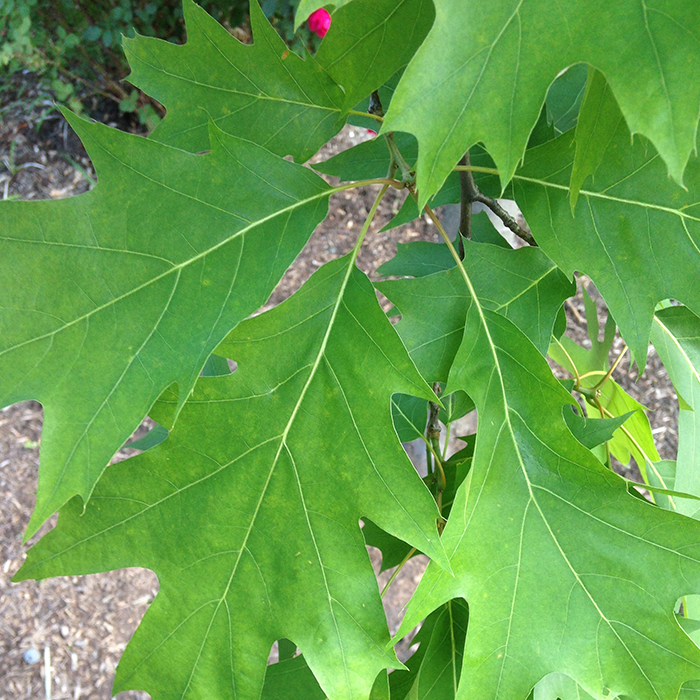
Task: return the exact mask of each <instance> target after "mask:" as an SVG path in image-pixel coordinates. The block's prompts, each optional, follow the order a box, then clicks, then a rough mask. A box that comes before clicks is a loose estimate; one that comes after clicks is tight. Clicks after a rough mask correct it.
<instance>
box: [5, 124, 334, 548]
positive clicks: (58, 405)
mask: <svg viewBox="0 0 700 700" xmlns="http://www.w3.org/2000/svg"><path fill="white" fill-rule="evenodd" d="M67 116H68V119H69V121H70V123H71V125H72V126H73V127H74V128H75V130H76V131H77V133H78V135H79V136H80V137H81V139H82V141H83V143H84V144H85V146H86V148H87V150H88V152H89V153H90V156H91V157H92V159H93V162H94V164H95V167H96V169H97V173H98V177H99V184H98V185H97V187H96V188H95V189H93V190H92V191H90V192H88V193H86V194H83V195H80V196H78V197H72V198H70V199H65V200H60V201H43V202H3V203H2V204H1V205H0V222H1V223H0V226H1V227H2V228H1V230H2V233H1V234H0V247H1V249H2V254H1V255H0V288H2V290H3V291H2V295H3V301H2V307H1V308H0V404H2V405H3V406H6V405H9V404H12V403H16V402H18V401H23V400H25V399H36V400H37V401H41V403H42V404H43V406H44V410H45V423H44V430H43V434H42V446H41V469H40V474H39V488H38V494H37V505H36V509H35V511H34V514H33V516H32V519H31V521H30V524H29V527H28V535H31V534H33V533H34V532H36V530H37V529H38V528H39V526H40V525H41V524H42V523H43V522H44V521H45V520H46V518H48V517H49V516H50V515H51V514H52V513H53V512H54V511H56V510H57V509H58V508H59V507H60V506H62V505H63V504H64V503H65V502H66V501H67V500H68V499H70V498H71V497H72V496H74V495H75V494H79V495H80V496H81V497H82V498H83V499H84V500H87V499H88V498H89V496H90V494H91V492H92V489H93V487H94V485H95V483H96V482H97V480H98V478H99V477H100V475H101V474H102V471H103V470H104V468H105V467H106V465H107V463H108V462H109V460H110V458H111V457H112V456H113V455H114V453H115V452H116V451H117V450H118V449H119V448H120V447H121V446H122V445H123V444H124V442H125V441H126V439H127V438H128V437H129V436H130V435H131V434H132V432H133V431H134V430H135V429H136V427H137V426H138V424H139V423H140V421H141V419H142V418H143V417H144V415H146V413H147V412H148V410H149V409H150V408H151V406H152V405H153V403H154V402H155V401H156V399H157V398H158V397H159V396H160V394H161V393H162V392H163V390H165V389H166V388H167V387H169V386H170V385H173V384H176V385H177V391H178V401H177V404H176V405H175V406H174V407H173V412H172V415H171V416H169V417H168V419H167V420H166V421H164V424H165V427H166V428H169V427H170V423H172V421H173V420H174V419H175V417H176V416H177V413H178V411H179V409H180V408H181V407H182V404H184V402H185V400H186V399H187V396H188V395H189V393H190V391H191V389H192V387H193V386H194V383H195V381H196V379H197V376H198V375H199V372H200V370H201V369H202V367H203V365H204V363H205V362H206V360H207V357H208V356H209V354H210V353H211V351H212V350H213V349H214V347H215V346H216V345H217V344H218V343H219V342H220V341H221V340H222V338H223V337H224V336H225V335H226V333H228V332H229V331H230V330H231V328H232V327H233V326H235V325H236V324H237V323H238V322H239V321H241V320H242V319H244V318H245V317H246V316H248V315H250V314H251V313H252V312H253V311H255V310H256V309H257V308H259V307H260V306H261V305H262V304H264V303H265V301H266V300H267V298H268V297H269V295H270V293H271V292H272V290H273V289H274V287H275V285H276V284H277V282H278V281H279V279H280V278H281V277H282V275H283V274H284V271H285V270H286V269H287V267H288V266H289V265H290V264H291V262H292V261H293V260H294V258H295V257H296V256H297V254H298V253H299V251H300V250H301V249H302V247H303V246H304V244H305V243H306V241H307V240H308V238H309V236H310V235H311V233H312V232H313V230H314V228H315V227H316V225H317V224H318V223H319V222H320V221H321V220H322V219H323V218H324V217H325V215H326V213H327V200H328V197H329V195H330V192H331V190H330V188H329V187H328V186H327V185H326V183H325V182H323V180H321V179H320V178H319V177H317V176H316V175H315V174H313V173H312V172H311V171H309V170H308V169H307V168H303V167H301V166H297V165H294V164H293V163H288V162H285V161H284V160H283V159H281V158H279V157H277V156H275V155H273V154H271V153H269V152H268V151H266V150H265V149H263V148H261V147H260V146H257V145H255V144H253V143H250V142H248V141H243V140H241V139H238V138H235V137H233V136H229V135H227V134H224V133H223V132H222V131H220V130H219V129H217V128H216V127H215V126H213V125H212V127H211V131H210V138H211V142H212V151H211V153H209V154H207V155H203V156H196V155H192V154H189V153H186V152H184V151H180V150H177V149H174V148H172V147H169V146H166V145H163V144H160V143H158V142H156V141H152V140H150V139H144V138H141V137H138V136H133V135H129V134H126V133H123V132H120V131H117V130H115V129H109V128H107V127H104V126H101V125H99V124H90V123H88V122H85V121H83V120H81V119H78V118H77V117H75V116H71V115H67Z"/></svg>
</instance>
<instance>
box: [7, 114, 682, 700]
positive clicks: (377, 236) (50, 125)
mask: <svg viewBox="0 0 700 700" xmlns="http://www.w3.org/2000/svg"><path fill="white" fill-rule="evenodd" d="M366 138H368V135H367V134H366V132H364V130H361V129H357V128H349V127H346V129H345V130H344V131H343V133H341V134H340V135H339V136H338V137H336V138H335V139H334V140H333V141H332V142H331V143H330V144H329V145H328V146H327V147H326V148H325V149H324V150H323V151H322V153H321V154H319V156H318V158H319V159H325V158H327V157H329V156H330V155H332V154H334V153H335V152H338V151H340V150H343V149H345V148H348V147H349V146H351V145H354V144H356V143H359V142H360V141H362V140H364V139H366ZM13 142H14V144H15V145H14V147H13V148H12V153H11V144H12V143H13ZM10 160H11V162H10ZM3 162H4V163H5V166H4V168H3V167H2V163H3ZM94 177H95V175H94V171H93V170H92V167H91V164H90V161H89V158H88V157H87V154H86V153H85V152H84V150H83V149H82V146H81V145H80V143H79V142H78V141H77V139H76V138H75V136H74V135H73V134H72V132H70V129H68V128H66V126H65V122H63V120H62V119H60V118H58V116H57V115H55V114H53V115H51V114H50V115H49V117H48V119H45V120H44V123H43V126H41V128H39V129H38V130H37V129H36V123H32V121H31V120H27V119H24V118H22V117H17V115H14V117H12V116H10V117H7V115H6V118H5V120H4V122H1V123H0V197H2V198H8V197H18V198H21V199H49V198H54V199H55V198H61V197H66V196H72V195H76V194H80V193H81V192H84V191H87V189H89V187H90V186H91V184H92V182H93V180H94ZM374 194H375V193H374V191H371V190H367V189H365V190H359V191H356V192H353V193H352V194H350V193H345V194H339V195H335V196H334V197H333V198H332V199H331V204H330V212H329V216H328V218H327V219H326V220H325V221H324V222H323V224H322V225H321V226H319V228H318V229H317V231H316V232H315V233H314V235H313V237H312V238H311V240H310V242H309V244H308V245H307V246H306V248H305V249H304V251H303V253H302V254H301V255H300V257H299V258H298V260H297V261H296V262H295V264H294V265H293V267H292V268H291V269H290V270H289V271H288V273H287V274H286V275H285V277H284V279H283V281H282V282H281V283H280V285H279V287H278V288H277V289H276V290H275V292H274V293H273V295H272V297H271V299H270V301H269V302H268V304H267V305H266V308H267V307H270V306H273V305H275V304H277V303H279V302H280V301H282V300H283V299H285V298H286V297H288V296H289V295H290V294H292V293H293V292H294V291H295V290H296V289H298V288H299V287H300V286H301V284H302V283H303V282H304V281H305V280H306V279H307V278H308V277H309V276H310V275H311V274H312V273H313V272H314V271H315V270H316V269H318V267H320V266H321V265H322V264H324V263H325V262H327V261H329V260H331V259H332V258H335V257H337V256H339V255H342V254H344V253H347V252H349V251H350V249H351V248H352V246H353V245H354V242H355V240H356V237H357V233H358V231H359V229H360V227H361V226H362V223H363V221H364V219H365V216H366V214H367V212H368V210H369V208H370V206H371V203H372V200H373V197H374ZM401 201H402V195H400V194H398V193H390V194H389V195H388V196H387V197H386V198H385V199H384V200H383V202H382V204H381V207H380V209H379V213H378V216H377V218H376V220H375V223H374V224H373V225H372V228H371V230H370V233H369V235H368V236H367V239H366V242H365V244H364V245H363V246H362V249H361V253H360V256H359V265H360V267H361V268H362V269H363V270H365V271H366V272H367V273H368V274H370V275H371V276H374V275H375V272H376V269H377V268H378V267H379V265H380V264H382V263H383V262H385V261H386V260H388V259H390V258H391V257H392V256H393V255H394V254H395V252H396V243H397V242H407V241H411V240H430V241H434V240H437V238H438V236H437V233H436V231H435V230H434V227H433V226H432V225H431V224H430V223H429V222H428V221H426V220H425V219H421V220H418V221H416V222H413V223H411V224H408V225H406V226H403V227H401V228H398V229H394V230H392V231H389V232H385V233H381V232H380V231H379V229H381V227H382V226H383V225H384V224H385V223H386V222H387V221H388V220H389V219H390V218H392V217H393V215H394V214H395V213H396V212H397V211H398V209H399V207H400V205H401ZM582 316H583V304H582V302H581V299H580V298H576V299H574V300H573V303H572V304H571V307H570V310H569V329H570V333H571V334H573V336H574V338H575V339H576V340H578V341H579V342H584V343H585V342H586V340H587V337H586V334H585V330H584V326H583V325H582V323H581V318H582ZM621 343H622V341H621V340H620V339H619V338H618V339H617V341H616V349H617V351H618V352H619V350H620V348H621ZM616 376H617V378H618V380H619V381H621V383H622V384H623V386H624V387H625V388H626V389H627V391H629V392H630V393H631V394H632V395H633V396H634V397H635V398H638V399H639V400H640V401H641V402H642V403H645V404H646V405H647V406H648V407H649V408H650V413H649V416H650V420H651V424H652V428H653V431H654V435H655V437H656V440H657V445H658V447H659V451H660V452H661V454H662V457H664V458H673V457H674V455H675V452H676V446H677V431H676V424H677V410H678V406H677V400H676V397H675V394H674V392H673V388H672V387H671V385H670V383H669V381H668V378H667V376H666V373H665V371H664V369H663V367H662V366H661V363H660V361H659V359H658V357H657V356H656V354H655V353H653V351H652V353H651V355H650V359H649V365H648V367H647V370H646V372H645V373H644V375H643V376H641V377H638V376H637V372H636V370H632V371H631V372H630V373H629V374H625V372H623V371H619V372H618V375H616ZM41 421H42V411H41V406H40V405H39V404H38V403H36V402H25V403H23V404H18V405H15V406H10V407H8V408H5V409H3V410H2V411H1V412H0V501H1V505H0V513H1V516H0V547H1V548H2V550H1V556H0V700H15V699H19V698H43V697H48V696H47V695H46V691H45V671H44V667H45V664H44V654H45V650H48V652H49V653H50V664H48V665H49V666H50V668H51V670H50V682H51V690H52V693H51V697H52V698H53V700H64V699H68V698H70V699H72V700H78V698H81V697H83V698H85V697H87V698H91V700H101V699H106V698H110V697H111V692H110V689H111V684H112V680H113V677H114V671H115V668H116V665H117V663H118V661H119V657H120V655H121V653H122V651H123V649H124V647H125V645H126V643H127V642H128V640H129V639H130V637H131V635H132V634H133V632H134V630H135V629H136V627H137V625H138V623H139V621H140V619H141V618H142V616H143V614H144V613H145V612H146V610H147V608H148V605H149V603H150V602H151V601H152V600H153V598H154V597H155V595H156V593H157V588H158V582H157V579H156V577H155V575H154V574H153V573H152V572H150V571H148V570H145V569H126V570H120V571H114V572H110V573H105V574H98V575H92V576H78V577H70V578H68V577H67V578H56V579H51V580H47V581H42V582H33V581H27V582H24V583H19V584H12V583H11V582H10V579H11V577H12V576H13V574H14V573H15V572H16V571H17V570H18V569H19V567H20V565H21V564H22V562H23V560H24V558H25V551H26V549H27V547H26V546H25V545H23V544H22V535H23V532H24V530H25V528H26V525H27V522H28V520H29V515H30V513H31V510H32V507H33V504H34V499H35V497H34V493H35V489H36V482H37V469H38V459H39V444H40V441H41ZM144 431H145V428H142V429H141V432H144ZM129 453H133V450H123V451H122V452H121V453H120V454H119V455H118V456H117V458H116V459H123V458H125V457H126V456H128V454H129ZM54 522H55V516H54V519H53V520H52V521H51V522H49V523H48V524H47V525H46V526H45V527H44V528H43V529H42V532H45V531H46V530H47V529H48V528H50V527H52V526H53V523H54ZM40 534H41V533H40ZM32 541H33V540H32ZM30 544H31V542H30ZM370 557H371V560H372V564H373V566H374V568H375V571H378V569H379V564H380V555H379V553H378V552H377V551H376V550H373V551H371V552H370ZM425 564H426V560H425V558H424V557H417V558H415V559H413V560H412V561H411V562H409V564H408V565H407V566H406V567H405V568H404V570H403V571H402V573H401V575H400V576H399V577H398V578H397V580H396V582H395V583H394V584H393V586H392V588H391V589H390V593H389V595H388V596H387V597H386V599H385V607H386V610H387V616H388V618H389V623H390V627H391V631H392V632H394V631H395V630H396V629H397V627H398V623H399V620H400V615H401V609H402V607H403V606H404V605H405V603H406V602H407V601H408V599H409V598H410V595H411V593H412V591H413V590H414V588H415V586H416V585H417V583H418V581H419V580H420V577H421V576H422V573H423V570H424V568H425ZM390 574H391V572H385V573H383V574H382V575H381V576H379V581H378V585H379V586H380V588H382V587H383V586H384V583H385V582H386V581H387V580H388V578H389V576H390ZM408 644H409V643H408V642H403V643H402V647H401V649H400V654H401V657H402V658H406V657H407V655H408ZM30 649H36V650H37V651H38V652H39V655H40V657H41V660H40V661H39V662H38V663H34V664H30V663H27V662H26V661H25V660H24V654H25V652H27V651H28V650H30ZM119 697H120V698H124V699H125V700H126V698H147V697H148V695H147V694H146V693H140V692H128V693H123V694H121V695H120V696H119Z"/></svg>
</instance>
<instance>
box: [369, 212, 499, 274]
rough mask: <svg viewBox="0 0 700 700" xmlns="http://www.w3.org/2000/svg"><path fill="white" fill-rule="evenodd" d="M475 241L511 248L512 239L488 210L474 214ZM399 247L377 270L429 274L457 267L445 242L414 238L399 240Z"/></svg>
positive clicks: (473, 229)
mask: <svg viewBox="0 0 700 700" xmlns="http://www.w3.org/2000/svg"><path fill="white" fill-rule="evenodd" d="M394 221H396V219H394ZM394 221H392V224H393V223H394ZM397 225H398V224H397ZM472 240H473V241H475V242H476V243H490V244H492V245H497V246H499V247H501V248H505V249H506V250H510V246H509V245H508V242H507V241H506V240H505V239H504V238H503V237H502V236H501V235H500V234H499V233H498V231H496V229H495V228H494V227H493V224H492V223H491V222H490V221H489V217H488V216H487V215H486V212H480V213H479V214H474V215H472ZM396 247H397V250H396V255H395V256H394V257H393V258H391V259H390V260H387V262H385V263H384V264H383V265H381V266H380V267H379V268H378V269H377V272H378V273H379V274H380V275H383V276H384V277H425V276H427V275H432V274H433V273H435V272H442V271H444V270H451V269H452V268H453V267H454V266H455V261H454V258H453V257H452V255H451V254H450V251H449V249H448V247H447V246H446V245H445V244H444V243H431V242H430V241H412V242H411V243H398V244H397V246H396Z"/></svg>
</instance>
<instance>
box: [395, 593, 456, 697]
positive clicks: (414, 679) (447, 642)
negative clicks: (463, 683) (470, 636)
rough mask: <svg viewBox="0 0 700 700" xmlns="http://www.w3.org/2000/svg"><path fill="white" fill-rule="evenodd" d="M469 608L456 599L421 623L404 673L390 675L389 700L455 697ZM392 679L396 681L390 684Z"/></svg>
mask: <svg viewBox="0 0 700 700" xmlns="http://www.w3.org/2000/svg"><path fill="white" fill-rule="evenodd" d="M468 620H469V608H468V607H467V605H466V603H465V602H464V601H463V600H460V599H459V598H458V599H456V600H451V601H448V602H447V603H445V605H443V606H442V607H440V608H438V609H437V610H436V611H435V612H433V613H431V614H430V615H429V616H428V618H427V619H426V620H425V622H424V623H423V626H422V627H421V629H420V630H419V632H418V634H417V635H416V637H415V638H414V640H413V643H414V644H415V643H420V648H419V652H420V653H419V652H416V653H415V654H414V655H413V656H412V657H411V658H410V659H409V660H408V661H407V663H406V665H407V666H408V668H409V670H408V671H394V673H392V674H391V676H390V679H391V681H392V684H391V691H392V694H391V700H404V699H405V698H409V699H410V700H449V699H450V698H454V697H455V695H456V693H457V686H458V684H459V677H460V674H461V672H462V654H463V652H464V639H465V637H466V634H467V622H468ZM394 676H396V680H394Z"/></svg>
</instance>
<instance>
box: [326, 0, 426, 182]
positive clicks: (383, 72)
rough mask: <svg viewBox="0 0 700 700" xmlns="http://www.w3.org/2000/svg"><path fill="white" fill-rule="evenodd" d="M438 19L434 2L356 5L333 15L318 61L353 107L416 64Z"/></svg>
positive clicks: (383, 0)
mask: <svg viewBox="0 0 700 700" xmlns="http://www.w3.org/2000/svg"><path fill="white" fill-rule="evenodd" d="M434 18H435V10H434V8H433V3H432V1H431V0H355V1H354V2H352V3H349V4H347V5H341V6H340V7H338V8H337V10H336V11H335V12H334V13H333V15H332V24H331V29H330V31H329V32H328V36H327V37H326V38H325V39H324V41H323V42H322V43H321V47H320V48H319V50H318V53H317V54H316V60H317V61H318V63H319V65H321V66H322V67H323V68H324V69H325V70H326V72H327V73H328V75H330V76H331V78H333V79H334V80H335V82H336V83H338V84H339V85H342V86H343V89H344V91H345V103H344V104H345V106H346V107H348V108H351V107H354V106H355V104H356V103H357V102H359V101H360V100H362V99H363V98H364V97H367V95H369V94H370V93H371V92H372V91H373V90H378V89H379V88H380V87H381V86H382V85H383V84H384V83H385V82H386V81H387V80H389V79H390V78H391V77H392V76H393V75H394V73H396V71H398V70H399V69H400V68H403V67H404V66H405V65H406V64H407V63H408V62H409V61H410V60H411V58H412V56H413V54H414V53H415V52H416V50H417V49H418V47H419V46H420V45H421V44H422V43H423V40H424V39H425V37H426V35H427V34H428V31H429V30H430V27H431V25H432V24H433V20H434ZM384 172H386V171H384ZM383 174H384V173H383Z"/></svg>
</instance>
